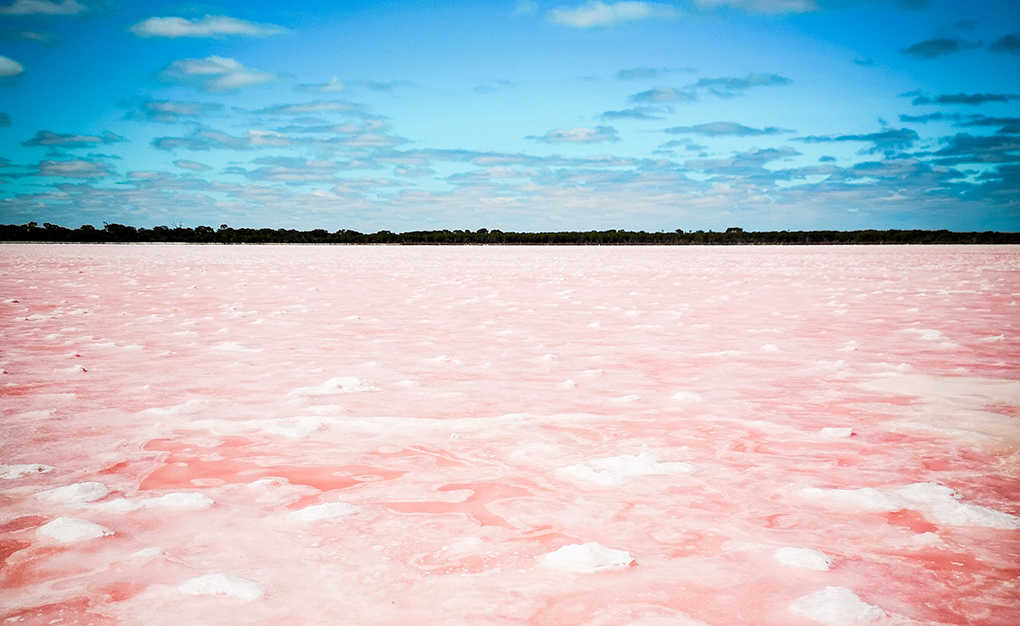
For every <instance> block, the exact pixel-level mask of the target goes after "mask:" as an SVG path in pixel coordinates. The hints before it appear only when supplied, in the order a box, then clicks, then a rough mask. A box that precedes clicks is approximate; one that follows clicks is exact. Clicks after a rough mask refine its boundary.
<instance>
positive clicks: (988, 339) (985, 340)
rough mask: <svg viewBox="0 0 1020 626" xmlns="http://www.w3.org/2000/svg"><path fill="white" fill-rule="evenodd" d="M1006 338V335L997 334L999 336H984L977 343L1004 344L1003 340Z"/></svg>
mask: <svg viewBox="0 0 1020 626" xmlns="http://www.w3.org/2000/svg"><path fill="white" fill-rule="evenodd" d="M1005 338H1006V335H1005V334H997V335H993V336H982V337H981V338H979V340H977V341H978V342H980V343H982V344H994V343H998V342H1002V341H1003V340H1005Z"/></svg>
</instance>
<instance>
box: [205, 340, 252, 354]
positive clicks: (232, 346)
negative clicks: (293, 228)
mask: <svg viewBox="0 0 1020 626" xmlns="http://www.w3.org/2000/svg"><path fill="white" fill-rule="evenodd" d="M213 350H222V351H224V352H262V348H249V347H248V346H245V345H241V344H239V343H237V342H236V341H224V342H223V343H219V344H216V345H215V346H213Z"/></svg>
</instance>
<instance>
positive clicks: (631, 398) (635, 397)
mask: <svg viewBox="0 0 1020 626" xmlns="http://www.w3.org/2000/svg"><path fill="white" fill-rule="evenodd" d="M640 399H641V396H639V395H637V394H636V393H632V394H630V395H626V396H620V397H619V398H616V401H617V402H635V401H637V400H640Z"/></svg>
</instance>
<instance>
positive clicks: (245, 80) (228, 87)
mask: <svg viewBox="0 0 1020 626" xmlns="http://www.w3.org/2000/svg"><path fill="white" fill-rule="evenodd" d="M159 77H160V78H161V79H163V80H164V81H167V82H171V83H184V84H190V85H193V86H195V87H196V88H197V89H200V90H202V91H206V92H211V93H221V92H224V91H235V90H237V89H243V88H245V87H253V86H255V85H264V84H266V83H273V82H276V81H278V80H280V75H279V74H273V73H271V72H263V71H261V70H253V69H250V68H247V67H245V66H243V65H241V64H240V63H238V62H237V61H235V60H234V59H228V58H225V57H217V56H210V57H206V58H204V59H181V60H180V61H174V62H173V63H171V64H170V65H168V66H167V67H166V69H164V70H163V71H162V72H160V74H159Z"/></svg>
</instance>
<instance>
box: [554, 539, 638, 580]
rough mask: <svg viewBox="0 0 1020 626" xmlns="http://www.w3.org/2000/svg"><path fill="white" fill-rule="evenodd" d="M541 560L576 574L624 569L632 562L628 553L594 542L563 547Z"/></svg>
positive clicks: (555, 567)
mask: <svg viewBox="0 0 1020 626" xmlns="http://www.w3.org/2000/svg"><path fill="white" fill-rule="evenodd" d="M541 558H542V563H543V564H544V565H546V566H548V567H552V568H554V569H558V570H563V571H565V572H575V573H578V574H592V573H594V572H602V571H605V570H610V569H616V568H619V567H626V566H627V565H630V563H631V562H632V561H633V560H634V559H632V558H631V556H630V553H629V552H626V551H624V550H614V549H612V548H607V547H605V546H603V545H600V544H597V543H595V542H588V543H584V544H580V543H574V544H571V545H568V546H563V547H562V548H560V549H559V550H556V551H555V552H550V553H549V554H546V555H544V556H543V557H541Z"/></svg>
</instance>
